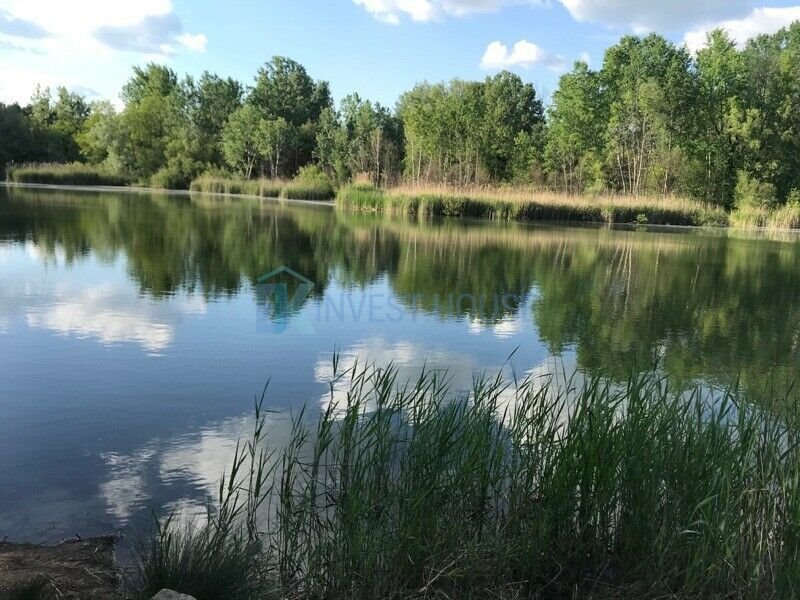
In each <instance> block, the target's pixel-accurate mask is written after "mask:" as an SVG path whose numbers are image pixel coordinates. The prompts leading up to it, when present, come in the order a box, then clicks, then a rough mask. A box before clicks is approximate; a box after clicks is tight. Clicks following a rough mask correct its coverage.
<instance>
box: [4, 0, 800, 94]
mask: <svg viewBox="0 0 800 600" xmlns="http://www.w3.org/2000/svg"><path fill="white" fill-rule="evenodd" d="M799 19H800V0H226V1H225V2H222V1H219V0H205V1H203V2H197V1H196V0H135V1H132V0H127V1H119V0H0V102H6V103H10V102H20V103H22V104H24V103H26V102H27V101H28V100H29V99H30V97H31V94H32V92H33V90H34V88H35V86H36V84H37V83H38V84H41V85H42V86H50V87H53V88H55V87H56V86H58V85H64V86H66V87H67V88H69V89H70V90H75V91H78V92H80V93H82V94H84V95H86V96H87V97H89V98H90V99H109V100H112V101H114V102H116V103H117V104H119V91H120V89H121V87H122V85H123V84H124V83H125V81H126V80H127V79H128V77H129V76H130V72H131V68H132V66H134V65H137V64H145V63H147V62H150V61H155V62H159V63H164V64H168V65H169V66H171V67H172V68H173V69H175V70H176V71H177V72H178V73H180V74H184V73H188V74H191V75H199V74H200V73H202V72H203V71H204V70H209V71H212V72H216V73H218V74H220V75H223V76H232V77H235V78H236V79H239V80H241V81H242V82H244V83H246V84H250V83H252V81H253V77H254V75H255V73H256V71H257V69H258V67H259V66H260V65H262V64H263V63H264V62H266V61H267V60H269V59H270V57H272V56H274V55H282V56H288V57H290V58H293V59H295V60H297V61H299V62H300V63H302V64H303V65H304V66H305V67H306V69H307V70H308V72H309V74H310V75H311V76H312V77H314V78H316V79H324V80H327V81H329V82H330V84H331V88H332V91H333V94H334V97H335V98H337V99H340V98H342V97H343V96H345V95H347V94H349V93H351V92H358V93H359V94H360V95H361V96H362V97H364V98H369V99H371V100H375V101H379V102H381V103H383V104H385V105H389V106H394V104H395V102H396V100H397V98H398V97H399V96H400V94H402V93H403V92H404V91H406V90H408V89H410V88H411V87H412V86H413V85H414V84H415V83H418V82H421V81H446V80H450V79H453V78H455V77H458V78H462V79H483V78H485V77H486V76H487V75H491V74H492V73H496V72H497V71H499V70H501V69H509V70H512V71H514V72H516V73H518V74H519V75H520V76H521V77H522V78H523V79H524V80H525V81H529V82H531V83H533V84H534V85H535V86H536V87H537V89H538V90H539V92H540V94H541V95H542V96H543V97H545V98H547V97H549V96H550V95H551V94H552V92H553V91H554V90H555V88H556V86H557V83H558V78H559V76H560V75H561V74H563V73H564V72H565V71H568V70H569V69H570V67H571V65H572V64H573V62H574V61H576V60H586V61H587V62H588V63H589V65H590V66H591V67H593V68H599V67H600V65H601V64H602V58H603V53H604V51H605V49H606V48H608V47H609V46H610V45H613V44H614V43H616V41H617V40H618V39H619V38H620V37H621V36H622V35H624V34H628V33H635V34H644V33H647V32H651V31H656V32H658V33H661V34H663V35H665V36H667V37H668V38H670V39H671V40H673V41H675V42H676V43H679V44H681V43H685V44H686V45H687V46H688V47H689V49H690V50H692V51H696V50H697V49H698V48H700V47H702V45H703V42H704V40H705V34H706V32H707V31H709V30H710V29H713V28H714V27H723V28H725V29H726V30H728V31H729V32H730V34H731V35H732V36H733V37H734V38H735V39H736V41H737V42H739V43H740V44H743V43H745V42H746V41H747V39H749V38H750V37H752V36H754V35H757V34H759V33H771V32H774V31H776V30H778V29H779V28H780V27H783V26H785V25H788V24H789V23H791V22H792V21H794V20H799Z"/></svg>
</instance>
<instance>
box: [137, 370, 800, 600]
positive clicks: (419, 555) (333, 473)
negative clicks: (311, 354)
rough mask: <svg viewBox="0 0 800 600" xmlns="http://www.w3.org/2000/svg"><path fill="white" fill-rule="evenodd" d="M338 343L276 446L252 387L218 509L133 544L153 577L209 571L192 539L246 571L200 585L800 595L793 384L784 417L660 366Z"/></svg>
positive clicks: (367, 594) (248, 589)
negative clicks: (525, 367)
mask: <svg viewBox="0 0 800 600" xmlns="http://www.w3.org/2000/svg"><path fill="white" fill-rule="evenodd" d="M337 360H338V359H337V358H334V369H333V372H334V380H333V381H332V382H331V386H330V398H329V401H328V402H327V404H326V406H325V408H324V409H323V410H322V412H321V414H319V415H318V416H312V415H311V414H310V412H308V411H303V412H301V413H300V414H298V415H296V418H295V419H294V421H293V423H294V425H293V431H292V435H291V437H290V440H289V441H288V443H285V444H282V445H281V446H280V447H271V444H270V436H269V434H268V433H267V428H266V420H265V416H264V412H263V409H262V408H261V406H262V402H263V398H262V402H260V403H257V405H256V406H257V409H256V419H255V427H254V431H253V436H252V439H251V440H250V441H249V442H247V443H244V444H242V445H241V446H240V447H239V448H238V449H237V452H236V457H235V459H234V461H233V465H232V467H231V469H230V470H229V472H228V473H226V475H225V477H224V478H223V479H222V481H221V483H220V490H219V495H220V498H219V507H220V508H219V510H218V511H216V512H214V513H213V514H212V515H211V516H210V519H209V522H208V524H207V525H206V526H205V527H204V528H202V529H201V530H200V531H195V532H193V533H186V534H185V535H187V536H189V538H186V537H184V538H181V539H182V541H181V542H179V543H178V544H177V545H176V544H175V543H174V542H172V541H171V540H172V539H173V538H170V537H169V536H168V535H165V532H169V531H170V528H171V527H174V526H173V525H171V522H170V521H168V522H167V524H166V525H165V526H164V527H162V529H161V530H160V533H159V535H158V536H156V537H154V538H153V541H152V543H151V544H150V545H149V546H146V547H145V550H144V552H143V553H142V554H140V555H139V558H138V562H137V564H138V565H139V566H140V568H139V569H138V573H139V575H140V577H139V579H138V582H139V589H140V590H147V592H148V593H149V592H150V591H151V590H154V589H157V588H158V587H159V586H165V587H172V588H175V589H177V590H178V591H184V592H190V591H192V590H196V589H198V587H197V586H196V585H195V584H194V583H193V582H192V581H188V580H187V576H186V573H187V572H189V573H192V574H193V575H192V577H194V578H199V579H201V580H207V578H208V577H207V574H206V573H204V569H203V567H202V565H203V564H204V561H202V560H198V559H196V558H194V557H192V556H191V555H192V553H193V552H194V548H195V547H197V546H198V545H199V548H200V550H199V553H200V554H201V555H202V556H207V555H208V556H212V555H213V556H215V557H216V558H215V559H214V560H213V561H211V563H212V565H211V566H209V568H210V569H217V568H219V567H218V565H220V564H221V561H222V559H221V558H220V556H227V557H228V558H227V559H226V560H230V562H231V563H232V564H234V565H236V566H235V567H231V568H232V569H234V570H235V572H236V573H237V577H235V578H233V579H231V578H230V577H227V576H223V574H219V581H234V582H236V581H239V582H240V583H241V582H242V581H246V582H247V585H246V586H242V585H240V584H239V583H231V584H230V585H232V586H238V587H235V589H234V588H233V587H232V588H230V589H220V588H217V590H216V592H215V594H212V595H209V594H206V595H200V596H198V597H201V598H212V597H213V598H221V597H225V598H250V597H252V598H255V597H259V598H272V597H274V598H326V599H339V598H341V599H344V598H363V599H365V600H366V599H372V598H398V599H399V598H509V599H510V598H564V599H567V598H576V597H581V598H583V597H586V598H590V597H592V598H625V597H629V598H667V597H672V598H677V597H681V598H710V597H716V598H727V597H731V598H733V597H736V598H739V597H752V598H766V597H787V598H788V597H796V596H797V595H798V593H800V493H798V492H800V489H798V487H799V486H800V455H799V454H800V450H799V449H798V445H799V444H798V443H799V442H800V433H798V430H797V428H796V424H797V423H796V419H795V414H796V412H795V409H794V408H793V405H790V404H788V403H787V402H786V401H785V399H784V401H783V402H782V404H781V406H783V411H782V412H781V413H780V414H781V416H778V415H777V414H773V413H771V412H768V411H766V410H757V409H755V408H753V407H751V406H748V405H747V404H746V403H744V402H742V401H740V400H739V399H738V397H737V395H736V394H735V393H727V394H714V395H712V394H710V393H704V392H702V391H700V390H690V391H682V392H681V391H677V390H671V389H670V388H669V386H668V385H667V384H666V383H665V382H664V381H663V380H661V379H659V377H658V376H657V375H655V374H651V375H646V376H642V377H632V378H631V379H630V381H629V382H628V383H627V384H626V385H622V386H615V385H612V384H610V383H608V382H607V381H605V380H603V379H599V378H593V379H581V378H580V377H579V376H575V377H566V376H564V377H563V379H561V378H559V379H554V378H546V377H545V378H533V377H528V378H527V379H524V380H522V381H518V382H517V383H516V384H514V385H509V384H507V383H505V382H504V380H502V379H500V378H499V377H498V378H495V379H487V378H477V379H476V380H475V382H474V385H473V388H472V389H471V390H468V391H459V390H452V389H450V388H449V385H448V380H447V378H446V377H445V376H442V375H441V374H439V375H437V374H435V373H425V374H423V375H421V376H420V377H419V379H418V380H416V381H414V382H409V383H404V382H399V381H398V380H397V371H396V370H395V369H394V368H392V367H388V368H378V367H374V366H354V367H352V368H351V369H349V370H346V371H344V372H341V373H338V374H337V368H336V365H337ZM556 381H560V382H561V383H555V382H556ZM187 540H188V541H187ZM196 540H199V541H196ZM205 540H213V543H212V544H208V543H206V541H205ZM176 547H177V548H179V549H180V550H176ZM222 562H224V561H222ZM184 564H189V565H193V567H192V569H188V570H186V571H184V570H183V569H182V568H181V566H182V565H184ZM215 572H216V571H215ZM153 582H157V584H156V585H154V584H153ZM141 597H144V596H143V595H141Z"/></svg>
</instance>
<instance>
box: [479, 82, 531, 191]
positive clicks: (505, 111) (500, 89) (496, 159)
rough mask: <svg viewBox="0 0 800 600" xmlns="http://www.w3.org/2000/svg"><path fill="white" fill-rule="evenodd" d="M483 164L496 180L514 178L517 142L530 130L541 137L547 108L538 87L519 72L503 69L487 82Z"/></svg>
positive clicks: (485, 86)
mask: <svg viewBox="0 0 800 600" xmlns="http://www.w3.org/2000/svg"><path fill="white" fill-rule="evenodd" d="M484 106H485V111H486V112H485V115H484V118H483V119H482V121H483V128H482V131H483V144H482V150H483V152H482V153H483V163H484V164H485V166H486V168H487V170H488V171H489V174H490V175H491V177H492V178H493V179H497V180H508V179H510V178H511V177H512V175H513V173H512V169H511V166H512V162H513V156H512V153H513V149H514V142H515V140H516V138H517V135H518V134H519V133H521V132H526V133H528V134H531V135H536V136H537V137H539V139H541V132H542V129H543V127H544V109H543V107H542V102H541V100H539V99H538V98H537V96H536V90H535V89H534V87H533V86H532V85H531V84H529V83H524V82H523V81H522V79H520V77H519V76H518V75H515V74H513V73H510V72H508V71H503V72H502V73H499V74H497V75H495V76H494V77H490V78H487V80H486V83H485V84H484Z"/></svg>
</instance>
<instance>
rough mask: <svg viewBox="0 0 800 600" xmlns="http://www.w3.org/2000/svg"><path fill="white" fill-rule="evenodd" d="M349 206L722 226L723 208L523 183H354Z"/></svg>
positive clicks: (345, 198) (347, 191) (344, 200)
mask: <svg viewBox="0 0 800 600" xmlns="http://www.w3.org/2000/svg"><path fill="white" fill-rule="evenodd" d="M336 200H337V205H338V206H341V207H342V208H345V209H349V210H367V211H377V212H388V213H401V214H420V215H434V216H437V215H438V216H458V217H474V218H488V219H496V220H500V221H532V220H540V221H573V222H595V223H640V224H651V225H700V226H725V225H727V223H728V217H727V214H726V213H725V211H724V210H722V209H721V208H716V207H712V206H707V205H705V204H702V203H700V202H696V201H693V200H688V199H685V198H672V197H670V198H662V197H633V196H569V195H566V194H559V193H554V192H547V191H538V190H528V189H525V188H515V187H512V186H508V187H492V188H481V187H474V188H464V189H461V188H452V187H448V186H413V187H412V186H403V187H397V188H390V189H388V190H378V189H375V188H371V187H369V186H364V185H353V186H349V187H347V188H343V189H341V190H339V193H338V194H337V197H336Z"/></svg>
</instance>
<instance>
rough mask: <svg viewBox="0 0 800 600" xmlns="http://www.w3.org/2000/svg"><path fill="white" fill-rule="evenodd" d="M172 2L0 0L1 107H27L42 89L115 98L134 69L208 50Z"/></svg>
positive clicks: (139, 0)
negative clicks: (18, 104) (75, 90)
mask: <svg viewBox="0 0 800 600" xmlns="http://www.w3.org/2000/svg"><path fill="white" fill-rule="evenodd" d="M206 41H207V40H206V37H205V35H203V34H202V33H194V32H186V31H184V29H183V24H182V22H181V20H180V18H179V17H178V16H177V14H176V13H175V10H174V7H173V4H172V1H171V0H138V1H137V2H116V1H103V0H73V1H71V2H64V1H61V0H0V72H2V73H3V77H2V80H3V81H2V82H0V102H22V103H24V102H27V100H28V99H29V98H30V95H31V93H32V91H33V87H34V85H35V84H36V83H42V84H43V85H49V86H56V85H65V86H67V87H69V88H76V87H80V86H83V87H90V88H92V89H96V90H98V91H99V92H100V94H101V95H102V96H103V97H106V98H114V97H115V96H116V94H117V93H118V91H119V88H120V86H121V85H122V83H124V81H125V80H126V79H127V77H128V75H129V73H130V68H131V66H132V65H134V64H138V63H141V62H142V61H143V60H161V61H163V60H165V59H166V58H168V57H169V56H171V55H172V54H175V53H177V52H178V51H186V52H202V51H204V50H205V45H206Z"/></svg>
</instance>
